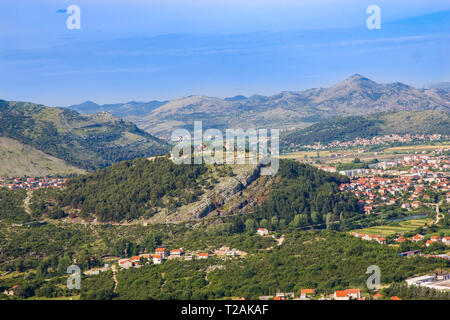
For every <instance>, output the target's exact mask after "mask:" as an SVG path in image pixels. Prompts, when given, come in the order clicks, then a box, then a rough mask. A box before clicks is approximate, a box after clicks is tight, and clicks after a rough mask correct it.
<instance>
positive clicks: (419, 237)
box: [351, 232, 450, 247]
mask: <svg viewBox="0 0 450 320" xmlns="http://www.w3.org/2000/svg"><path fill="white" fill-rule="evenodd" d="M351 235H352V236H354V237H358V238H360V239H362V240H366V241H372V240H374V241H376V242H378V243H381V244H385V243H386V238H384V237H380V236H376V235H373V234H365V233H358V232H352V233H351ZM394 241H395V242H397V243H402V242H405V241H411V242H419V241H425V244H424V245H425V246H427V247H429V246H430V245H432V244H433V243H435V242H436V243H438V242H442V243H443V244H445V245H450V237H443V238H442V239H441V237H440V236H431V237H430V239H429V240H425V236H424V235H421V234H420V233H418V234H416V235H415V236H413V237H410V238H404V237H403V236H399V237H397V238H396V239H394Z"/></svg>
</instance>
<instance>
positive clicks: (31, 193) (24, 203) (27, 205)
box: [23, 190, 33, 215]
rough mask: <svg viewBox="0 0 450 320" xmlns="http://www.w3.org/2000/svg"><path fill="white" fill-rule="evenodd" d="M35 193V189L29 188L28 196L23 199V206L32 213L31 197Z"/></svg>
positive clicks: (27, 211)
mask: <svg viewBox="0 0 450 320" xmlns="http://www.w3.org/2000/svg"><path fill="white" fill-rule="evenodd" d="M32 195H33V191H31V190H28V191H27V197H26V198H25V199H24V200H23V207H24V208H25V212H26V213H28V214H29V215H31V209H30V201H31V197H32Z"/></svg>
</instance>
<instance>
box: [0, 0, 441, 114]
mask: <svg viewBox="0 0 450 320" xmlns="http://www.w3.org/2000/svg"><path fill="white" fill-rule="evenodd" d="M72 4H75V5H78V6H79V7H80V8H81V29H80V30H69V29H68V28H67V27H66V20H67V18H68V17H69V14H67V13H65V12H64V10H65V9H66V8H67V7H68V6H69V5H72ZM371 4H376V5H378V6H379V7H380V9H381V27H382V28H381V29H380V30H368V29H367V27H366V20H367V18H368V16H369V15H368V14H367V13H366V8H367V7H368V6H369V5H371ZM449 40H450V1H448V0H441V1H436V0H427V1H422V0H420V1H418V0H409V1H403V0H399V1H395V0H388V1H373V0H372V1H365V0H354V1H353V0H349V1H338V0H334V1H333V0H328V1H319V0H314V1H312V0H303V1H301V0H298V1H294V0H289V1H283V0H260V1H257V0H240V1H237V0H226V1H225V0H223V1H222V0H216V1H214V0H197V1H195V0H164V1H162V0H161V1H152V0H148V1H144V0H131V1H130V0H128V1H120V0H108V1H106V0H98V1H95V0H89V1H88V0H79V1H75V0H72V1H64V0H60V1H56V0H53V1H51V0H41V1H25V0H14V1H12V0H2V1H1V2H0V99H7V100H24V101H32V102H37V103H43V104H47V105H53V106H57V105H70V104H76V103H80V102H82V101H85V100H93V101H95V102H97V103H113V102H126V101H130V100H137V101H148V100H154V99H158V100H165V99H169V98H176V97H179V96H186V95H192V94H201V95H209V96H219V97H226V96H233V95H237V94H243V95H251V94H265V95H269V94H273V93H276V92H278V91H282V90H302V89H307V88H311V87H320V86H322V87H326V86H329V85H331V84H333V83H335V82H337V81H340V80H342V79H344V78H346V77H348V76H350V75H352V74H354V73H360V74H363V75H365V76H367V77H369V78H371V79H373V80H375V81H378V82H395V81H401V82H405V83H408V84H411V85H415V86H421V85H423V84H426V83H430V82H440V81H450V64H449V56H450V52H449V43H450V42H449Z"/></svg>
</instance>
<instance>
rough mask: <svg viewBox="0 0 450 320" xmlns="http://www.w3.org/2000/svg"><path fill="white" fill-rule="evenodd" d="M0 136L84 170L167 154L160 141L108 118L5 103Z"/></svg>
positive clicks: (1, 102)
mask: <svg viewBox="0 0 450 320" xmlns="http://www.w3.org/2000/svg"><path fill="white" fill-rule="evenodd" d="M0 136H5V137H8V138H12V139H15V140H18V141H20V142H22V143H24V144H27V145H30V146H32V147H35V148H36V149H38V150H41V151H43V152H45V153H47V154H49V155H52V156H55V157H57V158H59V159H62V160H64V161H66V162H67V163H69V164H72V165H74V166H76V167H80V168H83V169H87V170H94V169H97V168H100V167H105V166H108V165H110V164H112V163H115V162H119V161H122V160H127V159H134V158H136V157H144V156H146V157H148V156H153V155H158V154H163V153H166V152H167V151H168V150H169V148H168V145H167V144H166V143H165V142H163V141H162V140H160V139H157V138H155V137H153V136H152V135H150V134H148V133H147V132H145V131H143V130H140V129H139V128H137V127H136V125H134V124H132V123H129V122H124V121H122V120H120V119H118V118H114V117H112V116H111V115H107V114H105V115H90V116H82V115H80V114H79V113H77V112H76V111H73V110H69V109H61V108H49V107H45V106H41V105H36V104H31V103H23V102H21V103H18V102H8V101H4V100H0Z"/></svg>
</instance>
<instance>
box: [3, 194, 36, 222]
mask: <svg viewBox="0 0 450 320" xmlns="http://www.w3.org/2000/svg"><path fill="white" fill-rule="evenodd" d="M26 195H27V192H26V191H25V190H8V189H6V188H0V221H7V222H12V223H23V222H27V221H29V220H30V216H29V215H28V214H27V213H26V212H25V208H24V206H23V201H24V199H25V197H26Z"/></svg>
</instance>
